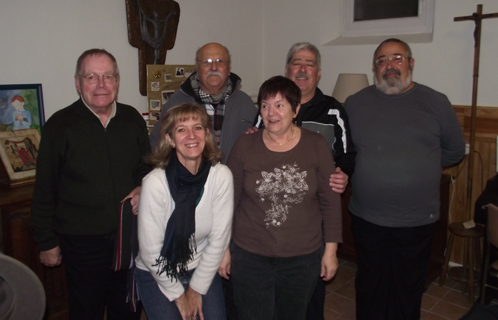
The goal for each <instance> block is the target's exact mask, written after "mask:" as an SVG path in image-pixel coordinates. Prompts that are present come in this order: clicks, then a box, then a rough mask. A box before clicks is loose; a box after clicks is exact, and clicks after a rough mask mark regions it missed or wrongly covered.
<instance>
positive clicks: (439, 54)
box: [0, 0, 498, 118]
mask: <svg viewBox="0 0 498 320" xmlns="http://www.w3.org/2000/svg"><path fill="white" fill-rule="evenodd" d="M177 1H178V3H179V4H180V8H181V16H180V24H179V27H178V34H177V40H176V44H175V47H174V48H173V49H172V50H171V51H169V52H168V55H167V60H166V62H167V63H193V60H194V53H195V51H196V50H197V48H198V47H200V46H201V45H202V44H204V43H207V42H210V41H217V42H221V43H223V44H225V45H226V46H227V47H228V48H229V49H230V51H231V54H232V60H233V64H232V70H233V71H234V72H235V73H237V74H238V75H239V76H241V77H242V79H243V90H244V91H246V92H247V93H248V94H250V95H254V94H256V93H257V91H258V88H259V85H260V84H261V82H262V81H263V80H265V79H267V78H269V77H271V76H273V75H276V74H282V73H283V71H284V63H285V55H286V53H287V50H288V48H289V47H290V46H291V45H292V44H293V43H294V42H297V41H310V42H312V43H314V44H316V45H317V46H318V47H319V49H320V51H321V53H322V56H323V58H322V60H323V63H322V80H321V82H320V87H321V88H322V89H323V90H324V92H326V93H329V94H330V93H331V92H332V89H333V86H334V84H335V81H336V79H337V75H338V74H339V73H342V72H357V73H366V74H368V75H369V77H370V75H371V59H372V57H371V56H372V53H373V51H374V49H375V47H376V45H342V46H331V45H327V43H329V42H330V41H331V40H333V39H335V38H337V37H339V36H340V24H341V16H342V13H341V10H342V1H341V0H308V1H298V0H271V1H264V0H259V1H242V0H210V1H209V2H207V1H203V0H177ZM479 3H481V4H483V7H484V13H492V12H498V3H497V2H496V1H495V0H482V1H481V0H466V1H461V0H459V1H455V0H437V1H436V12H435V25H434V29H435V31H434V39H433V41H432V42H431V43H414V44H412V49H413V55H414V57H415V71H414V79H415V81H418V82H420V83H423V84H426V85H429V86H431V87H433V88H435V89H436V90H438V91H441V92H443V93H445V94H447V95H448V97H449V98H450V101H451V102H452V103H453V104H458V105H470V104H471V97H472V61H473V53H474V52H473V38H472V32H473V29H474V23H473V22H471V21H464V22H453V18H454V17H456V16H466V15H470V14H472V13H473V12H475V11H476V6H477V4H479ZM0 30H2V32H1V33H0V43H2V46H0V64H1V66H2V72H1V74H0V84H12V83H38V82H40V83H42V84H43V91H44V101H45V113H46V117H47V118H48V117H49V116H50V115H52V114H53V113H54V112H55V111H57V110H59V109H60V108H62V107H64V106H66V105H68V104H69V103H71V102H72V101H74V100H75V99H76V98H77V94H76V90H75V89H74V81H73V74H74V64H75V62H76V59H77V57H78V56H79V54H80V53H81V52H82V51H84V50H85V49H88V48H91V47H103V48H106V49H108V50H109V51H110V52H112V53H113V54H114V55H115V56H116V58H117V60H118V63H119V66H120V71H121V74H122V81H121V87H120V94H119V100H120V101H121V102H124V103H128V104H131V105H134V106H135V107H137V108H138V109H139V110H141V111H143V110H145V109H146V99H145V98H144V97H142V96H141V95H140V94H139V92H138V61H137V60H138V52H137V49H135V48H133V47H131V46H130V45H129V43H128V34H127V25H126V8H125V2H124V0H106V1H101V0H85V1H77V0H43V1H38V0H2V1H1V3H0ZM496 51H498V19H487V20H484V22H483V33H482V48H481V68H480V77H479V81H480V86H479V95H478V105H481V106H497V105H498V103H497V102H496V101H497V95H496V90H495V88H494V87H495V86H493V83H494V77H493V75H494V72H496V69H497V67H496V55H495V52H496ZM370 78H371V77H370ZM370 81H371V79H370Z"/></svg>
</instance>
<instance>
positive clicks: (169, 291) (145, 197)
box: [138, 169, 184, 301]
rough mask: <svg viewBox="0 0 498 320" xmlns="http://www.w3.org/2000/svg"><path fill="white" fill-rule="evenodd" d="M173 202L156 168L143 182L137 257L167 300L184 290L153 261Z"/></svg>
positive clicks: (161, 242)
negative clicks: (160, 272) (159, 271)
mask: <svg viewBox="0 0 498 320" xmlns="http://www.w3.org/2000/svg"><path fill="white" fill-rule="evenodd" d="M172 202H173V201H172V199H171V195H170V193H169V189H168V185H167V181H166V175H165V173H164V170H160V169H155V170H154V171H152V172H151V173H150V174H149V175H148V176H146V177H145V178H144V180H143V182H142V191H141V193H140V200H139V207H138V243H139V251H140V259H141V260H142V262H143V264H144V265H145V266H146V267H147V269H148V271H150V274H151V275H152V277H153V278H154V280H156V282H157V284H158V286H159V289H160V290H161V292H162V293H163V294H164V295H165V296H166V298H168V300H170V301H173V300H175V299H177V298H179V297H180V296H181V295H182V294H183V292H184V289H183V286H182V284H181V283H180V282H179V281H175V280H171V279H170V278H168V277H167V276H166V274H165V273H163V274H161V275H158V274H157V270H158V266H153V265H154V264H156V259H157V258H159V255H160V253H161V248H162V246H163V242H164V232H165V230H166V224H167V223H168V220H169V218H170V217H171V213H172V212H173V208H174V204H173V203H172Z"/></svg>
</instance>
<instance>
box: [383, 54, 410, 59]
mask: <svg viewBox="0 0 498 320" xmlns="http://www.w3.org/2000/svg"><path fill="white" fill-rule="evenodd" d="M391 56H403V57H404V55H403V54H402V53H393V54H391ZM382 57H387V55H385V54H383V55H381V56H378V57H377V59H380V58H382Z"/></svg>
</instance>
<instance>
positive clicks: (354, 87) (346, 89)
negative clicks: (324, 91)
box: [332, 73, 368, 103]
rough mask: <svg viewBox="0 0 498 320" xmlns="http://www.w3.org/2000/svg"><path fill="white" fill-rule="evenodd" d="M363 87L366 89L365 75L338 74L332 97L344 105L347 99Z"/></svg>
mask: <svg viewBox="0 0 498 320" xmlns="http://www.w3.org/2000/svg"><path fill="white" fill-rule="evenodd" d="M365 87H368V79H367V75H366V74H362V73H340V74H339V76H338V77H337V82H336V83H335V87H334V92H333V93H332V97H334V98H336V99H337V101H339V102H340V103H344V101H346V98H347V97H349V96H350V95H352V94H354V93H356V92H358V91H360V90H361V89H363V88H365Z"/></svg>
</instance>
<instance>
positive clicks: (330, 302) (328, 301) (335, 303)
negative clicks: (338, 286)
mask: <svg viewBox="0 0 498 320" xmlns="http://www.w3.org/2000/svg"><path fill="white" fill-rule="evenodd" d="M353 306H354V300H351V299H349V298H346V297H344V296H341V295H340V294H336V293H335V292H332V293H331V294H329V295H327V296H326V297H325V308H329V309H332V310H334V311H335V312H337V313H339V314H342V313H344V312H346V311H348V310H349V309H351V308H353Z"/></svg>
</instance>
